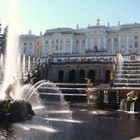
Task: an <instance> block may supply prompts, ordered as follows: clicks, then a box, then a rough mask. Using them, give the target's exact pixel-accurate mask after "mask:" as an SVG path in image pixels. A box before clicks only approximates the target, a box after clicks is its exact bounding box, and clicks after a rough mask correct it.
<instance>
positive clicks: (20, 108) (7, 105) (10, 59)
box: [0, 0, 34, 121]
mask: <svg viewBox="0 0 140 140" xmlns="http://www.w3.org/2000/svg"><path fill="white" fill-rule="evenodd" d="M10 8H11V9H10V16H9V25H8V36H7V47H6V58H5V67H4V80H3V84H2V90H1V96H0V98H1V100H0V120H1V121H19V120H26V119H30V118H31V117H32V116H33V115H34V112H33V110H32V107H31V104H30V103H29V102H28V101H25V100H23V99H22V98H21V96H20V94H21V92H20V91H21V87H22V85H21V84H20V83H19V82H18V79H19V78H20V77H19V74H18V71H19V66H20V65H19V63H20V60H19V59H20V58H19V57H18V54H19V49H18V35H19V33H18V31H19V24H18V23H17V22H18V13H19V12H18V0H14V2H13V0H10ZM13 17H14V20H13ZM17 60H18V62H17Z"/></svg>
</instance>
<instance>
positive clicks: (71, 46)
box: [70, 38, 73, 54]
mask: <svg viewBox="0 0 140 140" xmlns="http://www.w3.org/2000/svg"><path fill="white" fill-rule="evenodd" d="M72 51H73V39H72V38H71V39H70V53H71V54H72Z"/></svg>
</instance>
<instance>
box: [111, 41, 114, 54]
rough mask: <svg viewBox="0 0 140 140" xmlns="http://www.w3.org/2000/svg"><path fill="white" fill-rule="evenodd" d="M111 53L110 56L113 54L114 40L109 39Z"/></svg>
mask: <svg viewBox="0 0 140 140" xmlns="http://www.w3.org/2000/svg"><path fill="white" fill-rule="evenodd" d="M111 52H112V54H113V52H114V40H113V38H111Z"/></svg>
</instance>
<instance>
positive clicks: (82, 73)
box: [79, 70, 85, 83]
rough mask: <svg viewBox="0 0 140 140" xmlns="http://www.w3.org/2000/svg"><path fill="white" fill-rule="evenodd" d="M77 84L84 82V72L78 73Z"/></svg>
mask: <svg viewBox="0 0 140 140" xmlns="http://www.w3.org/2000/svg"><path fill="white" fill-rule="evenodd" d="M79 82H80V83H84V82H85V71H84V70H80V72H79Z"/></svg>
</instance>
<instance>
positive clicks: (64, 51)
mask: <svg viewBox="0 0 140 140" xmlns="http://www.w3.org/2000/svg"><path fill="white" fill-rule="evenodd" d="M66 45H67V41H66V38H65V39H63V48H64V49H63V53H66ZM60 46H61V42H60Z"/></svg>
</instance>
